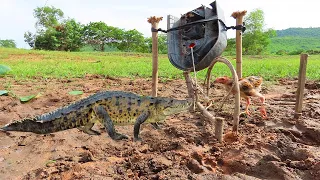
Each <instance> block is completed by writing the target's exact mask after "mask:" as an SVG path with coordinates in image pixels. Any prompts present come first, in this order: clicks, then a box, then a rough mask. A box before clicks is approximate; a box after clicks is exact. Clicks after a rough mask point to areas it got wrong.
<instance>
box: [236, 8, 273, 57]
mask: <svg viewBox="0 0 320 180" xmlns="http://www.w3.org/2000/svg"><path fill="white" fill-rule="evenodd" d="M244 21H245V23H246V28H247V29H246V31H245V33H244V35H243V43H242V46H243V50H244V52H243V53H244V54H252V55H255V54H262V53H264V52H266V51H267V47H268V45H269V44H270V42H271V40H270V38H271V37H273V36H275V35H276V32H275V30H273V29H268V30H264V12H263V11H262V10H261V9H257V10H255V11H253V12H251V13H249V15H248V16H246V17H245V19H244Z"/></svg>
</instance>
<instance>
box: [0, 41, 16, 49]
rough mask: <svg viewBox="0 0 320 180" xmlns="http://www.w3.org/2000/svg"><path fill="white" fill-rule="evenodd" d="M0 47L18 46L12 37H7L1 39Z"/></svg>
mask: <svg viewBox="0 0 320 180" xmlns="http://www.w3.org/2000/svg"><path fill="white" fill-rule="evenodd" d="M0 47H6V48H16V47H17V46H16V43H15V41H14V40H12V39H5V40H1V39H0Z"/></svg>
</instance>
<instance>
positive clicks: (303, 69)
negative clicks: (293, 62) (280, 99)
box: [294, 54, 308, 119]
mask: <svg viewBox="0 0 320 180" xmlns="http://www.w3.org/2000/svg"><path fill="white" fill-rule="evenodd" d="M307 61H308V54H301V55H300V69H299V80H298V89H297V92H296V106H295V113H294V118H295V119H299V118H300V117H301V115H302V103H303V93H304V86H305V84H306V73H307Z"/></svg>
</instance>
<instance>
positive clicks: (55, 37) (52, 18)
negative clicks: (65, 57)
mask: <svg viewBox="0 0 320 180" xmlns="http://www.w3.org/2000/svg"><path fill="white" fill-rule="evenodd" d="M33 15H34V17H35V18H37V22H36V28H37V32H36V33H35V34H32V33H31V32H30V31H28V32H26V33H25V34H24V38H25V42H26V43H28V44H29V45H30V47H32V48H35V49H44V50H59V51H79V50H80V48H81V47H82V45H83V42H82V34H83V25H82V24H80V23H78V22H76V21H75V20H74V19H64V17H63V12H62V10H60V9H57V8H55V7H53V6H51V7H48V6H46V7H43V8H39V7H38V8H36V9H34V14H33Z"/></svg>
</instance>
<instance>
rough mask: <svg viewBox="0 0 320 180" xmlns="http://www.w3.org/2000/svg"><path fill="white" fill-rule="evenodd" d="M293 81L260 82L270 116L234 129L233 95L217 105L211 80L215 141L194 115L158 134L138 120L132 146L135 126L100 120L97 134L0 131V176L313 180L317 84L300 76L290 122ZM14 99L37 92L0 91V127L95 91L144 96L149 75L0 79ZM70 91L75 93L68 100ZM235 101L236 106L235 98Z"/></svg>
mask: <svg viewBox="0 0 320 180" xmlns="http://www.w3.org/2000/svg"><path fill="white" fill-rule="evenodd" d="M296 82H297V81H296V80H287V79H282V80H279V81H278V82H275V83H269V82H266V83H265V84H264V85H263V93H264V94H265V96H266V103H267V104H268V106H267V113H268V116H269V117H268V119H262V118H261V117H260V115H259V113H258V112H259V111H258V110H257V107H258V106H257V105H253V106H251V108H250V109H251V111H252V112H253V113H252V115H251V116H250V117H246V116H241V118H240V127H239V134H238V135H237V136H235V135H234V134H232V133H231V132H230V131H231V129H232V112H233V108H232V107H233V105H232V101H233V100H232V98H230V100H228V101H227V102H226V103H225V105H224V106H223V108H222V109H219V107H220V105H221V99H222V98H223V96H224V95H225V92H224V91H223V89H222V88H221V87H219V86H215V87H214V88H213V89H212V90H211V97H212V98H213V100H214V102H215V105H214V108H213V109H211V111H212V112H213V113H215V114H216V115H217V116H221V117H224V118H226V121H225V124H224V131H225V136H224V141H223V142H222V143H218V141H217V140H216V139H215V137H214V123H213V122H210V121H209V120H207V119H205V118H204V117H203V116H202V115H201V114H199V113H189V112H188V113H181V114H179V115H174V116H170V117H168V118H167V121H166V123H165V124H163V125H162V128H161V129H160V130H155V129H153V127H152V126H151V125H149V124H145V125H143V126H142V131H141V134H140V135H141V137H142V138H143V141H142V142H133V141H132V137H133V126H123V127H117V129H118V130H119V131H120V132H121V133H124V134H127V135H128V136H129V137H130V138H129V139H128V140H122V141H113V140H111V139H110V138H109V137H108V136H107V134H106V132H105V131H104V129H103V127H102V126H101V125H96V126H95V127H94V129H97V130H99V131H101V132H102V134H101V135H99V136H93V135H88V134H85V133H83V132H81V131H79V130H78V129H70V130H66V131H61V132H57V133H52V134H47V135H37V134H33V133H27V132H0V179H320V147H319V146H320V85H319V82H308V83H307V85H306V88H307V89H306V90H305V98H304V106H303V109H304V110H303V115H302V119H301V120H300V121H295V120H294V119H293V112H294V111H293V110H294V100H295V96H294V93H295V90H296ZM2 89H8V90H10V91H12V92H14V93H15V94H16V95H17V96H25V95H30V94H37V93H38V92H41V93H42V96H40V97H38V98H37V99H34V100H32V101H31V102H28V103H25V104H22V103H20V102H19V100H18V99H17V98H14V97H12V96H0V125H1V126H2V125H5V124H6V123H9V122H12V121H13V120H17V119H21V118H26V117H32V116H35V115H39V114H41V113H45V112H49V111H52V110H54V109H56V108H58V107H61V106H64V105H67V104H68V103H70V102H73V101H75V100H78V99H80V98H83V97H86V96H88V95H90V94H93V93H95V92H98V91H100V90H125V91H131V92H135V93H139V94H143V95H150V94H151V81H150V80H148V79H128V78H110V77H101V76H94V75H88V76H86V77H84V78H81V79H69V80H66V79H62V80H59V79H33V80H20V81H16V80H14V79H13V78H8V77H6V78H5V79H4V78H1V79H0V90H2ZM71 90H82V91H84V94H83V95H80V96H72V95H69V94H68V92H69V91H71ZM159 96H169V97H174V98H180V99H182V98H185V97H186V96H187V90H186V85H185V82H184V80H163V79H162V80H161V81H160V84H159ZM242 104H243V102H242Z"/></svg>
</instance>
